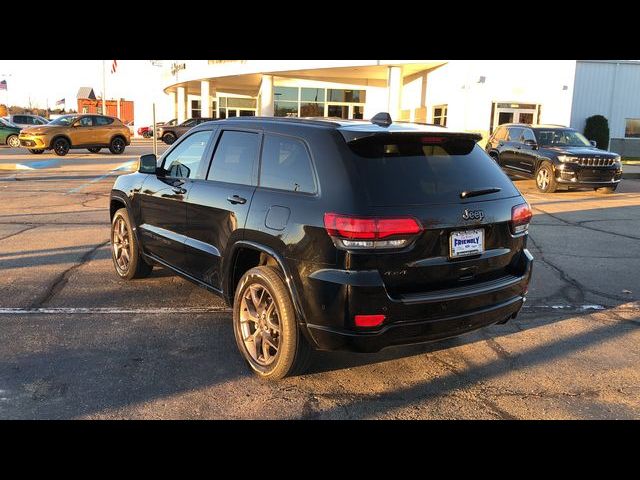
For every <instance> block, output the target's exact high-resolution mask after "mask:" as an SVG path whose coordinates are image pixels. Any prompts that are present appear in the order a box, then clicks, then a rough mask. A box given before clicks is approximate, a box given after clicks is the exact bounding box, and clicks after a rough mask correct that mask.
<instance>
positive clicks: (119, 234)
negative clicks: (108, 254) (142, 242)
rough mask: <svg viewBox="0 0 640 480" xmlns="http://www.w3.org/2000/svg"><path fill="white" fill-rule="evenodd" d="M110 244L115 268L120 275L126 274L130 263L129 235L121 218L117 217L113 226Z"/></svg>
mask: <svg viewBox="0 0 640 480" xmlns="http://www.w3.org/2000/svg"><path fill="white" fill-rule="evenodd" d="M111 244H112V246H113V247H112V248H113V258H114V260H115V264H116V267H117V268H118V270H120V272H121V273H122V274H126V273H127V272H128V271H129V264H130V263H131V234H130V232H129V229H128V228H127V224H126V222H125V220H124V218H122V217H118V219H117V220H116V221H115V223H114V224H113V228H112V230H111Z"/></svg>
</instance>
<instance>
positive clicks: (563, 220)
mask: <svg viewBox="0 0 640 480" xmlns="http://www.w3.org/2000/svg"><path fill="white" fill-rule="evenodd" d="M531 208H532V209H534V210H538V211H540V212H542V213H544V214H545V215H549V216H550V217H551V218H555V219H556V220H558V221H560V222H562V223H564V224H566V225H571V226H573V227H578V228H584V229H586V230H593V231H594V232H600V233H608V234H609V235H614V236H616V237H623V238H629V239H631V240H640V237H636V236H633V235H626V234H624V233H616V232H611V231H609V230H603V229H601V228H595V227H590V226H585V225H583V224H582V222H570V221H568V220H565V219H563V218H561V217H559V216H558V215H554V214H553V213H549V212H547V211H546V210H543V209H541V208H540V207H537V206H534V205H532V206H531ZM588 221H589V220H585V221H584V222H585V223H586V222H588Z"/></svg>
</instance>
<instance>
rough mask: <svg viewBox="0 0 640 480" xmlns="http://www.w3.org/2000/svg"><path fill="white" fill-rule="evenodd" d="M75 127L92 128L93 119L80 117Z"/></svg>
mask: <svg viewBox="0 0 640 480" xmlns="http://www.w3.org/2000/svg"><path fill="white" fill-rule="evenodd" d="M76 125H78V126H79V127H93V119H92V118H91V117H82V118H81V119H80V120H78V123H77V124H76Z"/></svg>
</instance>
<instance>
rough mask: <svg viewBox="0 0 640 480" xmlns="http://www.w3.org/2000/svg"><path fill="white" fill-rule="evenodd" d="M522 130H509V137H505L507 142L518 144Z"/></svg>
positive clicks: (515, 128)
mask: <svg viewBox="0 0 640 480" xmlns="http://www.w3.org/2000/svg"><path fill="white" fill-rule="evenodd" d="M522 130H523V129H522V128H519V127H514V128H510V129H509V136H508V137H507V141H508V142H519V141H520V138H521V137H522Z"/></svg>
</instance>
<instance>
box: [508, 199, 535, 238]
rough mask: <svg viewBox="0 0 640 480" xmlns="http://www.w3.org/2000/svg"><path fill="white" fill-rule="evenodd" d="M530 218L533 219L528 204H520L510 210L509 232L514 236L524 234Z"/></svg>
mask: <svg viewBox="0 0 640 480" xmlns="http://www.w3.org/2000/svg"><path fill="white" fill-rule="evenodd" d="M531 217H533V212H532V211H531V207H530V206H529V204H528V203H521V204H520V205H516V206H515V207H513V208H511V231H512V232H513V233H514V234H518V233H523V232H526V231H527V229H528V228H529V222H531Z"/></svg>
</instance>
